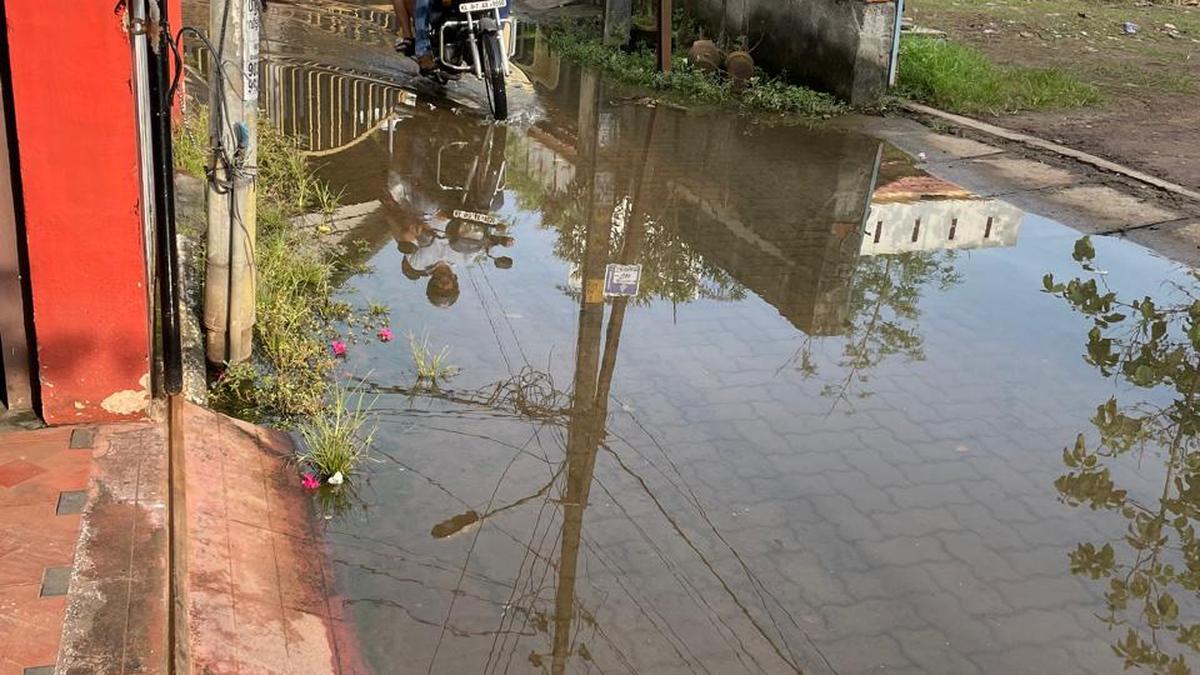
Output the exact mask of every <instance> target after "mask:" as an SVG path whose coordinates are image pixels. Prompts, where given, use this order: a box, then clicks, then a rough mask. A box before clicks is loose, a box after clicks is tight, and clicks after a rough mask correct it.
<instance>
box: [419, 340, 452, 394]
mask: <svg viewBox="0 0 1200 675" xmlns="http://www.w3.org/2000/svg"><path fill="white" fill-rule="evenodd" d="M408 348H409V351H411V352H412V358H413V364H414V365H415V366H416V368H417V381H418V382H424V383H428V384H431V385H433V386H435V387H436V386H437V383H438V381H439V380H441V381H444V380H447V379H449V378H451V377H454V376H455V375H457V374H458V370H459V369H458V368H457V367H455V366H452V365H450V364H449V363H447V358H448V357H449V356H450V346H449V345H446V346H445V347H442V349H441V351H439V352H437V353H436V354H435V353H433V350H431V349H430V348H429V335H422V336H421V338H420V339H419V340H418V339H417V336H415V335H413V334H412V333H409V334H408Z"/></svg>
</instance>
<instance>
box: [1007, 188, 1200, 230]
mask: <svg viewBox="0 0 1200 675" xmlns="http://www.w3.org/2000/svg"><path fill="white" fill-rule="evenodd" d="M1013 201H1018V202H1019V201H1020V200H1018V199H1014V200H1013ZM1032 201H1033V202H1034V206H1032V207H1031V208H1029V210H1031V211H1034V212H1037V213H1040V214H1041V215H1044V216H1046V217H1048V218H1053V219H1054V220H1057V221H1059V222H1060V223H1063V224H1065V225H1069V226H1071V227H1074V228H1076V229H1078V230H1079V231H1081V232H1084V233H1110V232H1114V231H1116V230H1120V229H1123V228H1128V227H1139V226H1142V225H1151V224H1154V223H1162V222H1166V221H1172V220H1179V219H1180V218H1182V217H1183V214H1181V213H1178V212H1175V211H1171V210H1168V209H1165V208H1162V207H1160V206H1156V205H1154V204H1150V203H1149V202H1147V201H1145V200H1143V199H1138V198H1137V197H1134V196H1132V195H1128V194H1125V193H1124V192H1120V191H1118V190H1115V189H1113V188H1111V187H1107V186H1104V185H1077V186H1074V187H1068V188H1063V189H1061V190H1053V191H1049V192H1039V193H1037V194H1036V195H1033V196H1032Z"/></svg>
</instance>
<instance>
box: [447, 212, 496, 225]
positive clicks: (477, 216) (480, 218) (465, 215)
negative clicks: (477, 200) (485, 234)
mask: <svg viewBox="0 0 1200 675" xmlns="http://www.w3.org/2000/svg"><path fill="white" fill-rule="evenodd" d="M453 215H454V217H455V218H457V219H459V220H470V221H474V222H476V223H483V224H484V225H499V224H500V221H499V220H497V219H496V218H493V217H492V216H489V215H487V214H484V213H475V212H473V211H457V210H456V211H455V212H454V214H453Z"/></svg>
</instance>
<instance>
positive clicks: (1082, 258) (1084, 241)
mask: <svg viewBox="0 0 1200 675" xmlns="http://www.w3.org/2000/svg"><path fill="white" fill-rule="evenodd" d="M1071 257H1073V258H1075V262H1089V261H1091V260H1092V259H1093V258H1095V257H1096V248H1095V247H1094V246H1092V238H1091V237H1086V236H1085V237H1082V238H1080V239H1079V241H1076V242H1075V251H1074V253H1072V256H1071Z"/></svg>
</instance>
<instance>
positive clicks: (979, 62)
mask: <svg viewBox="0 0 1200 675" xmlns="http://www.w3.org/2000/svg"><path fill="white" fill-rule="evenodd" d="M900 88H901V90H902V92H903V93H904V94H905V95H907V96H909V97H911V98H914V99H917V100H920V101H923V102H925V103H929V104H930V105H933V106H936V107H938V108H942V109H944V110H949V111H951V112H958V113H967V114H981V113H982V114H991V115H998V114H1002V113H1008V112H1016V111H1020V110H1048V109H1062V108H1077V107H1081V106H1086V105H1091V104H1093V103H1096V102H1097V101H1099V100H1100V92H1099V90H1098V89H1097V88H1096V87H1094V86H1092V85H1089V84H1085V83H1083V82H1080V81H1079V80H1077V79H1075V78H1074V77H1072V76H1071V75H1069V74H1067V73H1066V72H1064V71H1062V70H1059V69H1056V68H1024V67H1017V66H998V65H996V64H993V63H992V62H991V61H989V60H988V58H987V57H986V56H984V55H983V53H982V52H980V51H978V50H976V49H973V48H971V47H967V46H964V45H960V44H956V43H953V42H949V41H946V40H939V39H936V38H927V37H909V38H905V39H904V40H903V41H902V42H901V45H900Z"/></svg>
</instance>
